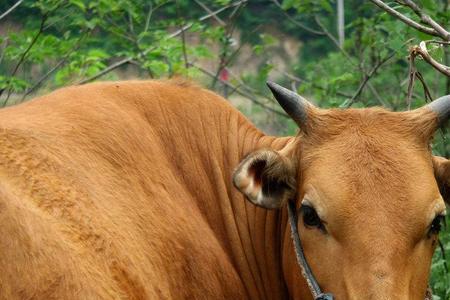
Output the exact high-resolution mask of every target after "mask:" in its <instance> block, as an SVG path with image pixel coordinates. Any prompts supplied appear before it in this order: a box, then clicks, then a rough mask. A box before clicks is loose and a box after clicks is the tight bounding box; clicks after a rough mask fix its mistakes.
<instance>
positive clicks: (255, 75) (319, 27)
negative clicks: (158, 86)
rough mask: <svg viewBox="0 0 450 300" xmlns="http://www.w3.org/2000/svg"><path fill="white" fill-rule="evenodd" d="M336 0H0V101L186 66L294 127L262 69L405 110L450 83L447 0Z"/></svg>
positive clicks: (438, 287)
mask: <svg viewBox="0 0 450 300" xmlns="http://www.w3.org/2000/svg"><path fill="white" fill-rule="evenodd" d="M342 3H344V1H343V0H337V1H329V0H251V1H249V0H152V1H148V0H133V1H132V0H89V1H88V0H35V1H33V0H19V1H17V0H6V1H2V2H1V3H0V33H1V35H0V106H5V105H11V104H14V103H19V102H21V101H25V100H27V99H29V98H31V97H32V96H34V95H36V94H41V93H44V92H46V91H48V90H53V89H55V88H57V87H60V86H66V85H70V84H81V83H86V82H90V81H93V80H97V79H101V80H111V79H119V78H160V77H172V76H184V77H189V78H193V79H195V80H196V81H200V82H202V83H203V84H204V85H205V86H207V87H209V88H211V89H215V90H216V91H218V92H219V93H222V94H224V95H225V96H226V97H228V98H230V99H231V100H232V101H233V102H234V103H236V104H237V105H238V106H239V107H240V108H241V109H242V110H243V111H244V113H246V114H247V115H249V117H250V118H251V119H252V120H253V121H254V122H255V123H257V125H258V126H260V127H263V128H265V129H266V130H267V131H269V132H271V133H277V134H293V133H294V132H295V126H294V124H293V123H292V122H291V121H289V120H288V119H287V118H286V117H285V115H284V113H282V112H281V111H280V110H279V108H278V106H277V105H276V104H275V103H274V101H273V99H272V98H271V97H270V96H269V94H268V92H267V89H265V82H266V80H267V79H268V78H270V79H272V80H276V81H277V82H280V83H282V84H284V85H285V86H289V87H292V88H293V89H296V90H297V91H298V92H299V93H301V94H303V95H306V96H307V97H308V98H310V99H312V101H314V102H316V103H317V104H318V105H320V106H321V107H349V106H353V107H362V106H374V105H379V106H384V107H388V108H390V109H393V110H405V109H410V108H415V107H419V106H422V105H423V104H424V103H425V102H426V101H430V99H432V98H436V97H438V96H441V95H444V94H450V68H448V67H446V66H449V65H450V55H449V48H450V47H449V43H450V34H449V32H448V30H446V28H445V26H447V27H448V25H449V24H450V9H449V5H450V4H449V2H448V0H421V1H415V2H413V1H410V0H398V1H391V2H387V1H380V0H370V1H363V0H346V1H345V5H344V6H343V9H339V5H340V4H342ZM341 7H342V6H341ZM439 24H441V25H442V26H441V25H439ZM445 136H446V134H445V133H444V132H441V133H439V134H437V136H436V139H435V142H434V144H433V151H434V152H435V153H436V154H440V155H443V156H446V157H450V155H449V154H450V143H449V142H448V137H447V141H446V140H445V139H444V137H445ZM449 221H450V219H449V218H447V223H448V222H449ZM441 242H442V247H441V249H439V250H437V251H436V255H435V258H434V260H433V268H432V276H431V286H432V288H433V291H434V298H433V299H450V274H449V271H448V265H449V264H450V226H446V228H445V230H444V232H443V233H442V234H441Z"/></svg>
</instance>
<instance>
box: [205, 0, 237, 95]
mask: <svg viewBox="0 0 450 300" xmlns="http://www.w3.org/2000/svg"><path fill="white" fill-rule="evenodd" d="M244 4H245V2H243V3H241V5H239V6H237V7H236V8H235V10H233V11H232V13H231V14H230V16H228V19H229V21H230V22H231V26H229V24H230V23H228V24H226V31H225V37H226V39H225V41H224V42H223V43H222V46H223V48H222V49H221V55H220V58H219V66H218V68H217V71H216V76H214V78H213V80H212V82H211V88H214V86H215V85H216V83H217V80H218V79H219V76H220V73H221V72H222V70H223V69H224V68H226V67H227V66H228V64H229V63H230V62H231V59H232V58H233V57H234V56H235V55H234V54H237V53H238V52H239V51H240V49H241V47H242V43H241V46H239V47H238V49H237V50H236V51H234V53H233V54H232V55H231V56H230V58H229V59H227V54H228V51H229V47H230V45H231V43H230V40H231V39H232V37H233V32H234V29H235V28H236V27H235V25H236V22H233V21H235V20H236V19H237V15H236V14H235V13H236V11H237V10H239V9H240V8H241V7H242V5H244Z"/></svg>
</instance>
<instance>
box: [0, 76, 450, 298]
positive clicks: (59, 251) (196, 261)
mask: <svg viewBox="0 0 450 300" xmlns="http://www.w3.org/2000/svg"><path fill="white" fill-rule="evenodd" d="M270 87H271V89H272V91H273V93H274V95H275V97H276V99H277V100H278V101H279V102H280V104H281V106H282V107H283V108H284V109H285V110H286V112H287V113H288V114H289V115H290V116H291V117H292V118H293V120H294V121H295V122H296V123H297V124H298V126H299V132H298V134H297V135H295V136H290V137H274V136H267V135H265V134H263V133H262V132H261V131H259V130H258V129H257V128H255V127H254V126H253V125H252V124H251V123H250V122H249V121H248V120H247V119H246V118H245V117H244V116H243V115H242V114H241V113H240V112H238V111H237V110H236V109H235V108H233V107H232V106H231V105H230V104H229V103H228V102H227V101H226V100H224V99H223V98H221V97H220V96H218V95H216V94H214V93H213V92H210V91H208V90H205V89H202V88H201V87H198V86H196V85H195V84H192V83H189V82H186V81H182V80H172V81H170V80H165V81H164V80H162V81H124V82H104V83H93V84H87V85H82V86H72V87H67V88H62V89H59V90H57V91H54V92H52V93H50V94H49V95H46V96H42V97H38V98H36V99H34V100H32V101H29V102H27V103H23V104H20V105H17V106H11V107H7V108H4V109H2V110H0V237H1V238H0V270H1V272H0V299H311V294H310V292H309V289H308V285H307V282H306V280H305V279H304V278H303V277H302V275H301V271H300V269H299V266H298V265H297V262H296V254H295V251H294V248H293V245H292V241H291V238H290V231H291V230H290V227H289V225H288V217H287V212H286V203H287V202H288V201H292V203H295V205H296V207H295V208H296V210H298V216H299V217H298V223H297V229H298V231H299V232H300V233H301V240H302V243H303V247H304V253H305V256H306V258H307V260H308V262H309V264H310V266H311V269H312V271H313V273H314V275H315V277H316V278H317V281H318V283H319V284H320V286H321V287H322V289H323V290H325V291H327V292H332V293H333V294H334V296H335V299H413V300H414V299H420V300H423V299H424V297H425V291H426V289H427V281H428V275H429V269H430V262H431V257H432V255H433V252H434V250H435V247H436V243H437V238H438V232H439V229H440V226H441V222H442V219H443V216H444V215H445V202H444V201H447V202H448V201H449V193H448V191H449V188H450V187H449V186H450V161H448V160H447V159H445V158H440V157H434V156H432V154H431V150H430V140H431V138H432V136H433V133H434V132H435V131H436V129H437V128H438V127H439V126H442V125H443V124H444V123H445V121H446V119H447V118H448V117H449V112H450V100H449V99H448V98H441V99H439V100H436V101H435V102H433V103H432V104H429V105H427V106H425V107H422V108H419V109H416V110H412V111H407V112H390V111H387V110H385V109H382V108H365V109H342V110H340V109H320V108H318V107H315V106H313V105H312V104H310V103H309V102H307V101H306V100H304V99H303V98H302V97H300V96H299V95H297V94H295V93H293V92H290V91H288V90H285V89H283V88H281V87H279V86H277V85H274V84H270ZM245 199H248V200H250V201H246V200H245Z"/></svg>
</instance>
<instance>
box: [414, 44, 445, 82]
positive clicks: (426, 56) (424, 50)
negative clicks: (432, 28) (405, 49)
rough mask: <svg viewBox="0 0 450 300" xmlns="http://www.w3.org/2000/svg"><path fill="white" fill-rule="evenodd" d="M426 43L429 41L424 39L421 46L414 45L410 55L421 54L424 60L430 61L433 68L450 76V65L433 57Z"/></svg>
mask: <svg viewBox="0 0 450 300" xmlns="http://www.w3.org/2000/svg"><path fill="white" fill-rule="evenodd" d="M426 44H427V43H426V42H425V41H422V42H420V44H419V46H414V47H412V48H411V50H410V55H411V56H417V55H420V57H422V58H423V60H425V61H426V62H427V63H429V64H430V65H431V66H432V67H433V68H435V69H436V70H438V71H439V72H441V73H442V74H444V75H446V76H448V77H450V67H448V66H446V65H443V64H441V63H438V62H437V61H436V60H435V59H434V58H433V57H431V55H430V54H429V53H428V50H427V45H426Z"/></svg>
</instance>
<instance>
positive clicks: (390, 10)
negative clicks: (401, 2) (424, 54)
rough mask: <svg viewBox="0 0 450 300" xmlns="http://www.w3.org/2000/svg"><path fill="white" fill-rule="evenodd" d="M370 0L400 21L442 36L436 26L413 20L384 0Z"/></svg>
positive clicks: (425, 31) (427, 32)
mask: <svg viewBox="0 0 450 300" xmlns="http://www.w3.org/2000/svg"><path fill="white" fill-rule="evenodd" d="M370 1H371V2H373V3H374V4H375V5H376V6H378V7H379V8H381V9H383V10H384V11H385V12H387V13H388V14H390V15H392V16H394V17H396V18H397V19H399V20H400V21H402V22H403V23H405V24H407V25H409V26H411V27H413V28H415V29H417V30H419V31H422V32H424V33H426V34H429V35H433V36H440V35H439V33H438V32H437V31H436V30H435V29H434V28H431V27H427V26H423V25H421V24H419V23H417V22H416V21H413V20H411V19H410V18H408V17H406V16H405V15H403V14H401V13H399V12H398V11H396V10H395V9H393V8H392V7H390V6H389V5H387V4H386V3H384V2H383V1H381V0H370Z"/></svg>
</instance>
